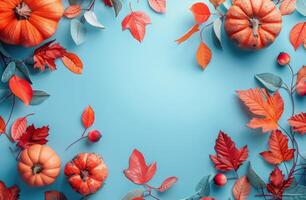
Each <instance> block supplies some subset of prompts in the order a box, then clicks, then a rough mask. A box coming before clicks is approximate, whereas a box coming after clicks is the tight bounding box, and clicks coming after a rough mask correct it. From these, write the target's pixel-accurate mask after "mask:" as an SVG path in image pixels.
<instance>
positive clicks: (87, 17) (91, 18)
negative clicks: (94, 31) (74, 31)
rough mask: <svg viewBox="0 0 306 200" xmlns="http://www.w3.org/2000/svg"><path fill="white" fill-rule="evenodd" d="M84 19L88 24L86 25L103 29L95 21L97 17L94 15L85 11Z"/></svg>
mask: <svg viewBox="0 0 306 200" xmlns="http://www.w3.org/2000/svg"><path fill="white" fill-rule="evenodd" d="M84 18H85V20H86V21H87V22H88V24H90V25H91V26H93V27H96V28H100V29H103V28H105V27H104V26H103V25H102V24H101V23H100V22H99V21H98V19H97V16H96V14H95V13H94V12H93V11H91V10H89V11H86V12H85V13H84Z"/></svg>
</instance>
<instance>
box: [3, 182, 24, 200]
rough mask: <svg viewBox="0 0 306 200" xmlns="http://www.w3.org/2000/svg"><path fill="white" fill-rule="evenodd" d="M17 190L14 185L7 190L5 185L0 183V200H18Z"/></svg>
mask: <svg viewBox="0 0 306 200" xmlns="http://www.w3.org/2000/svg"><path fill="white" fill-rule="evenodd" d="M19 192H20V190H19V188H18V186H16V185H14V186H12V187H9V188H7V187H6V185H5V183H3V182H2V181H0V199H2V200H18V199H19Z"/></svg>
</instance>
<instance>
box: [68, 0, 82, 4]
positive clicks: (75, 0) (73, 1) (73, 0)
mask: <svg viewBox="0 0 306 200" xmlns="http://www.w3.org/2000/svg"><path fill="white" fill-rule="evenodd" d="M68 2H69V4H70V5H76V4H82V3H83V0H68Z"/></svg>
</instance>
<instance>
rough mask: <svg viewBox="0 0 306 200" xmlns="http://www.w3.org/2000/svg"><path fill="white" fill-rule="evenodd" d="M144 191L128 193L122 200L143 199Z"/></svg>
mask: <svg viewBox="0 0 306 200" xmlns="http://www.w3.org/2000/svg"><path fill="white" fill-rule="evenodd" d="M143 195H144V191H143V190H133V191H131V192H129V193H127V194H126V195H125V196H124V197H123V199H122V200H133V199H134V198H136V197H143Z"/></svg>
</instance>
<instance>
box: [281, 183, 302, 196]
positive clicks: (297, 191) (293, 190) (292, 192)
mask: <svg viewBox="0 0 306 200" xmlns="http://www.w3.org/2000/svg"><path fill="white" fill-rule="evenodd" d="M305 199H306V186H304V185H296V186H294V187H290V188H288V189H286V190H285V192H284V194H283V200H305Z"/></svg>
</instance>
